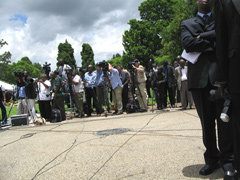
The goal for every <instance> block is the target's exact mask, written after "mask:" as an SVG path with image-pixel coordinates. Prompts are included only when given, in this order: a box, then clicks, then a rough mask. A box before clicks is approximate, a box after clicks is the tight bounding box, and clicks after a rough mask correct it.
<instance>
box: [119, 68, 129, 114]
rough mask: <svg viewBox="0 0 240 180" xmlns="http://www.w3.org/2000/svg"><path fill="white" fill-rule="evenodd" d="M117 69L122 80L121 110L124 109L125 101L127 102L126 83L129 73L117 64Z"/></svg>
mask: <svg viewBox="0 0 240 180" xmlns="http://www.w3.org/2000/svg"><path fill="white" fill-rule="evenodd" d="M117 70H118V72H119V77H120V79H121V81H122V85H123V90H122V104H123V111H126V107H127V103H128V83H129V74H128V72H127V71H124V70H123V68H122V66H120V65H119V66H118V67H117Z"/></svg>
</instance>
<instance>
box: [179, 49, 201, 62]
mask: <svg viewBox="0 0 240 180" xmlns="http://www.w3.org/2000/svg"><path fill="white" fill-rule="evenodd" d="M200 54H201V52H190V53H187V52H186V50H185V49H184V50H183V52H182V57H183V58H184V59H186V60H188V61H189V62H190V63H192V64H195V63H196V62H197V60H198V57H199V56H200Z"/></svg>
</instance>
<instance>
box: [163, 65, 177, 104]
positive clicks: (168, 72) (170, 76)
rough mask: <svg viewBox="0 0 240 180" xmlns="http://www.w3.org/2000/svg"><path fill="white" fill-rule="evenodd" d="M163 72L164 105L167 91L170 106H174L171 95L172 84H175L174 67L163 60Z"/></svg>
mask: <svg viewBox="0 0 240 180" xmlns="http://www.w3.org/2000/svg"><path fill="white" fill-rule="evenodd" d="M163 73H164V74H165V80H166V83H165V96H164V97H165V100H164V106H165V107H166V106H167V92H168V95H169V99H170V103H171V106H172V107H173V108H174V107H175V99H174V97H173V86H175V84H174V83H175V77H174V68H173V67H172V66H170V65H169V64H168V62H167V61H164V62H163Z"/></svg>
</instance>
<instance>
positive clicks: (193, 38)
mask: <svg viewBox="0 0 240 180" xmlns="http://www.w3.org/2000/svg"><path fill="white" fill-rule="evenodd" d="M214 28H215V21H214V16H213V15H211V17H209V21H208V23H206V22H205V21H204V20H203V18H202V17H200V16H196V17H194V18H191V19H188V20H185V21H183V22H182V23H181V43H182V46H183V47H184V49H185V50H186V51H187V52H201V55H200V56H199V58H198V60H197V62H196V63H195V64H191V63H188V88H189V90H191V89H196V88H204V87H206V86H207V84H208V80H210V82H211V84H212V85H214V83H215V74H216V55H215V47H214V46H215V39H216V33H215V29H214ZM199 35H200V38H197V36H199Z"/></svg>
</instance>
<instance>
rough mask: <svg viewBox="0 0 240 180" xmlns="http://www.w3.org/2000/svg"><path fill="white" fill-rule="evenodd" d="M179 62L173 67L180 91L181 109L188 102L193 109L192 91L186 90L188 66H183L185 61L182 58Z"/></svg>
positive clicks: (185, 106) (184, 107) (183, 108)
mask: <svg viewBox="0 0 240 180" xmlns="http://www.w3.org/2000/svg"><path fill="white" fill-rule="evenodd" d="M179 64H180V66H178V67H177V68H176V69H175V78H176V80H177V83H178V89H179V91H180V96H181V104H182V110H185V109H186V108H187V105H188V104H189V107H190V109H193V108H194V107H193V98H192V93H191V92H190V91H188V81H187V73H188V68H187V66H185V64H186V63H185V61H184V60H183V59H181V60H180V62H179Z"/></svg>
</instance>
